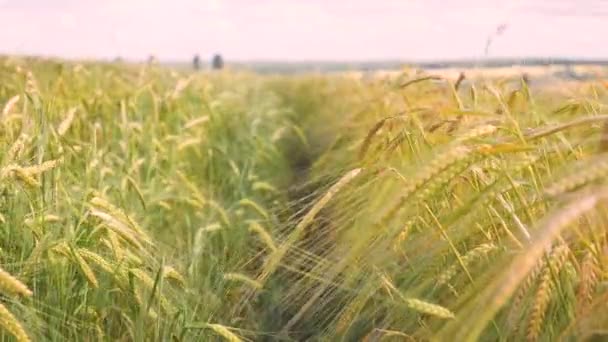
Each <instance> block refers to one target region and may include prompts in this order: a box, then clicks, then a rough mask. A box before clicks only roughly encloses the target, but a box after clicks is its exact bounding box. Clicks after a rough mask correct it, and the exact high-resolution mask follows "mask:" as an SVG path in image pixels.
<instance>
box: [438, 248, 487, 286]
mask: <svg viewBox="0 0 608 342" xmlns="http://www.w3.org/2000/svg"><path fill="white" fill-rule="evenodd" d="M494 250H496V246H495V245H494V244H492V243H484V244H481V245H479V246H477V247H475V248H473V249H471V250H470V251H468V252H467V253H466V254H465V255H464V256H462V258H461V260H462V264H461V263H460V262H456V263H454V264H452V265H451V266H450V267H448V268H447V269H446V270H445V271H443V272H442V273H441V274H440V275H439V278H438V280H437V285H445V284H447V283H448V281H450V279H452V277H454V275H456V273H457V272H458V270H459V269H460V268H462V267H463V265H464V266H465V267H466V266H468V265H470V264H472V263H473V262H474V261H476V260H478V259H481V258H482V257H485V256H487V255H488V254H489V253H490V252H492V251H494Z"/></svg>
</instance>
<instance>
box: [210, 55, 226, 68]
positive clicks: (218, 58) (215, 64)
mask: <svg viewBox="0 0 608 342" xmlns="http://www.w3.org/2000/svg"><path fill="white" fill-rule="evenodd" d="M211 67H212V68H213V69H214V70H220V69H222V68H224V59H223V58H222V55H220V54H216V55H215V56H213V60H212V61H211Z"/></svg>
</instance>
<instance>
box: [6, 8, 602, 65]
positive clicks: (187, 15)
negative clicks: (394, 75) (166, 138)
mask: <svg viewBox="0 0 608 342" xmlns="http://www.w3.org/2000/svg"><path fill="white" fill-rule="evenodd" d="M500 24H507V28H506V30H505V31H504V32H503V34H502V35H501V36H500V37H497V38H496V39H495V40H494V42H493V43H492V46H491V47H490V50H489V55H490V56H492V57H498V56H515V57H521V56H554V57H557V56H562V57H570V56H572V57H590V58H603V57H606V58H608V39H607V36H608V0H544V1H543V0H528V1H524V0H521V1H517V0H509V1H507V0H485V1H483V0H460V1H458V0H443V1H442V0H401V1H397V0H350V1H347V0H333V1H323V0H0V54H43V55H53V56H61V57H70V58H72V57H75V58H82V57H85V58H91V57H97V58H98V57H102V58H114V57H116V56H122V57H125V58H129V59H145V58H146V57H147V56H148V55H150V54H154V55H156V56H157V57H158V58H159V59H161V60H177V59H189V58H191V57H192V55H193V54H194V53H200V54H201V56H202V57H203V58H206V57H207V56H210V55H211V54H213V53H215V52H221V53H222V54H223V55H224V56H225V58H227V59H229V60H255V59H271V60H369V59H391V58H398V59H415V60H419V59H445V58H459V57H479V56H482V55H483V51H484V47H485V44H486V39H487V37H488V35H490V34H491V33H492V32H493V31H495V30H496V27H497V26H498V25H500Z"/></svg>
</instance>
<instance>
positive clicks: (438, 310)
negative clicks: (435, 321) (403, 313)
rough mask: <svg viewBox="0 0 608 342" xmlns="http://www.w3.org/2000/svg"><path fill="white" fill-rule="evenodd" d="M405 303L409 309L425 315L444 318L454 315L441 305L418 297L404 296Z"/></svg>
mask: <svg viewBox="0 0 608 342" xmlns="http://www.w3.org/2000/svg"><path fill="white" fill-rule="evenodd" d="M405 303H406V304H407V306H408V307H409V308H410V309H412V310H414V311H417V312H420V313H424V314H427V315H431V316H435V317H439V318H444V319H451V318H454V317H456V316H454V313H452V311H450V310H448V309H446V308H444V307H443V306H440V305H437V304H432V303H429V302H425V301H423V300H420V299H416V298H406V299H405Z"/></svg>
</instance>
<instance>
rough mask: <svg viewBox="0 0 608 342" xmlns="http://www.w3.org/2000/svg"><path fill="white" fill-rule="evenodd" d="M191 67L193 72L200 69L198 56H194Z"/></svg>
mask: <svg viewBox="0 0 608 342" xmlns="http://www.w3.org/2000/svg"><path fill="white" fill-rule="evenodd" d="M192 67H193V68H194V70H199V69H200V68H201V57H200V56H199V55H194V58H193V59H192Z"/></svg>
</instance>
